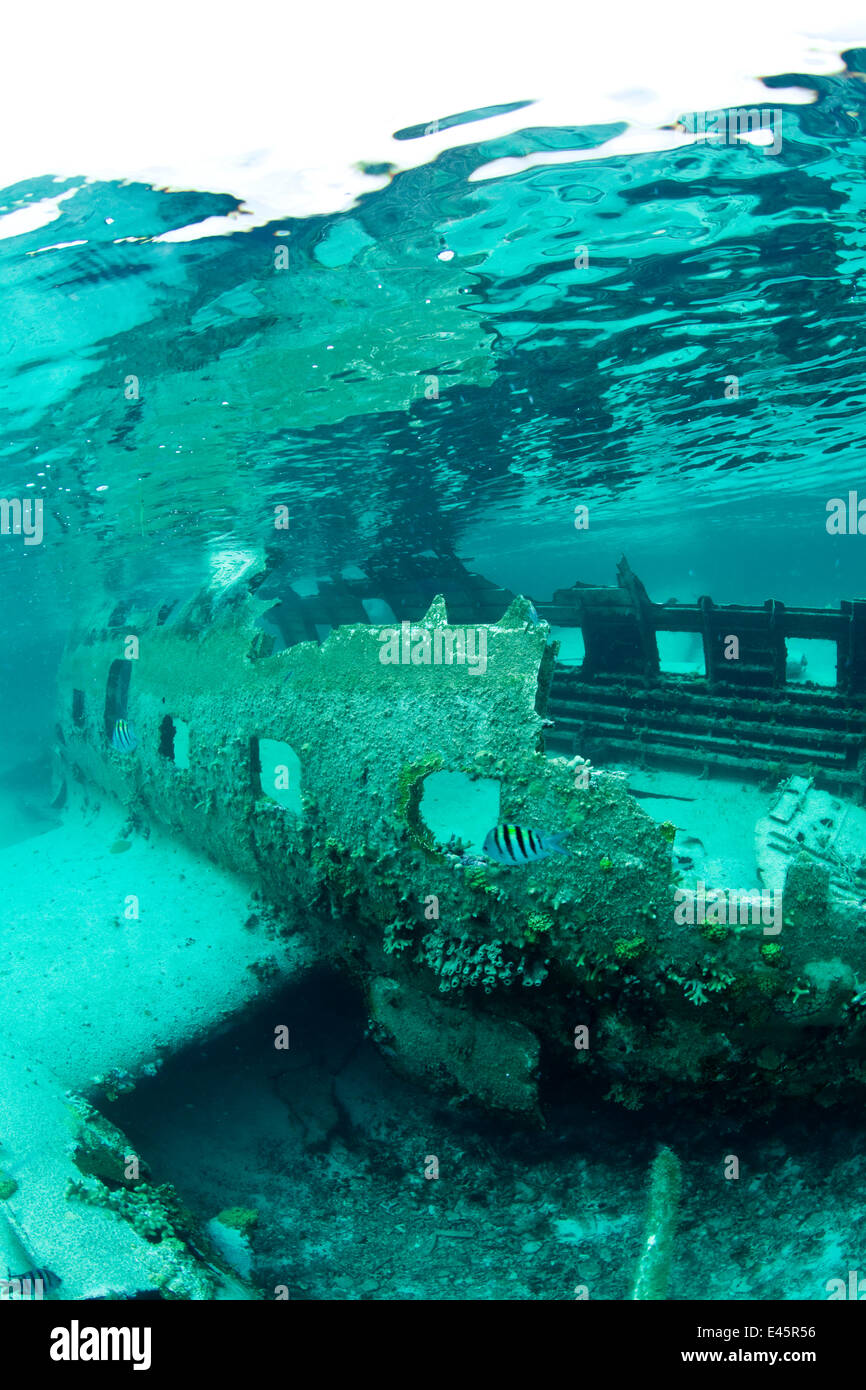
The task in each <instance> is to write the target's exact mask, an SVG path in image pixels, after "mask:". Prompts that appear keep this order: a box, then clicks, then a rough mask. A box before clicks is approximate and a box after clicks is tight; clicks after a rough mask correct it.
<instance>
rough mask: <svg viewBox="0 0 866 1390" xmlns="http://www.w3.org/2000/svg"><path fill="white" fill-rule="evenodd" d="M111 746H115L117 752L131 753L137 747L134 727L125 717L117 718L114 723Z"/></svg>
mask: <svg viewBox="0 0 866 1390" xmlns="http://www.w3.org/2000/svg"><path fill="white" fill-rule="evenodd" d="M111 746H112V748H116V749H117V751H118V753H132V752H134V751H135V749H136V748H137V747H138V739H137V738H136V736H135V729H134V728H133V726H132V725H131V724H129V723H127V721H126V720H125V719H118V720H117V722H116V723H115V725H114V733H113V734H112V735H111Z"/></svg>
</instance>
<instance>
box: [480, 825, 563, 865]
mask: <svg viewBox="0 0 866 1390" xmlns="http://www.w3.org/2000/svg"><path fill="white" fill-rule="evenodd" d="M568 833H569V832H568V831H567V830H562V831H560V832H559V833H558V834H556V835H554V834H551V833H550V832H549V831H547V830H529V829H527V828H526V827H525V826H521V825H497V826H496V827H495V828H494V829H493V830H491V831H490V833H489V834H488V836H487V838H486V839H485V841H484V853H485V854H486V855H487V857H488V859H493V860H494V861H495V862H496V863H497V864H507V865H509V866H514V865H515V864H517V865H523V864H531V863H532V862H533V861H534V860H536V859H549V858H550V856H551V855H552V854H564V855H566V856H567V855H568V850H567V849H564V848H563V845H562V841H563V840H564V839H565V837H566V835H568Z"/></svg>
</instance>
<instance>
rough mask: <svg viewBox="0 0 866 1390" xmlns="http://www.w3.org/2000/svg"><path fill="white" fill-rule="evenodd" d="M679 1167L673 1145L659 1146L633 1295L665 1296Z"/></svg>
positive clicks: (676, 1215) (676, 1216) (677, 1202)
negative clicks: (668, 1147) (664, 1147)
mask: <svg viewBox="0 0 866 1390" xmlns="http://www.w3.org/2000/svg"><path fill="white" fill-rule="evenodd" d="M682 1181H683V1180H682V1169H681V1167H680V1161H679V1159H678V1158H677V1156H676V1154H675V1153H674V1151H673V1149H662V1150H661V1151H660V1152H659V1153H658V1154H657V1155H656V1157H655V1159H654V1160H653V1164H652V1167H651V1169H650V1190H649V1202H648V1205H647V1214H646V1226H645V1229H644V1245H643V1250H642V1252H641V1257H640V1260H639V1261H638V1268H637V1275H636V1277H635V1282H634V1293H633V1294H632V1298H633V1299H664V1298H667V1292H668V1283H669V1281H670V1268H671V1260H672V1258H673V1253H674V1238H675V1236H676V1231H677V1222H678V1220H679V1211H680V1195H681V1192H682Z"/></svg>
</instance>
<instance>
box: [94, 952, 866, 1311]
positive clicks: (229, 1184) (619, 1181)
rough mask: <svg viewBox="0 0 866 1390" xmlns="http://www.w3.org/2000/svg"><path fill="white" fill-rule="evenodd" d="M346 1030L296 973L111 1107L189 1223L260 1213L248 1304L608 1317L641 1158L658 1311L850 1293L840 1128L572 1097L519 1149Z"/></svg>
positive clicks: (850, 1172) (854, 1193) (336, 987)
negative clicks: (671, 1198) (287, 984)
mask: <svg viewBox="0 0 866 1390" xmlns="http://www.w3.org/2000/svg"><path fill="white" fill-rule="evenodd" d="M364 1021H365V1016H364V1010H363V1007H362V1004H361V1001H360V999H358V998H357V996H355V995H354V994H353V993H352V992H351V990H350V989H349V988H348V987H347V986H346V985H345V983H343V982H341V981H339V980H335V979H334V978H333V977H332V976H328V975H325V974H323V973H320V972H316V973H314V974H313V975H311V976H309V977H307V979H306V980H305V981H304V982H302V983H301V984H299V985H298V986H294V987H291V988H289V989H288V990H287V991H286V992H285V994H284V995H283V997H282V998H281V999H280V1000H279V1001H278V1002H276V1003H274V1004H272V1005H270V1006H268V1007H267V1008H266V1009H265V1010H264V1011H263V1012H262V1014H261V1015H260V1017H259V1018H258V1019H252V1020H248V1021H246V1022H245V1023H244V1024H243V1025H241V1026H239V1027H238V1028H237V1029H236V1030H234V1032H233V1033H231V1034H228V1035H226V1036H224V1037H222V1038H221V1039H219V1040H218V1041H217V1042H216V1043H214V1044H213V1045H212V1046H210V1047H208V1048H207V1049H188V1050H187V1051H186V1052H185V1053H184V1054H183V1055H182V1056H181V1057H178V1058H176V1059H174V1060H173V1061H171V1062H169V1063H167V1064H166V1066H165V1068H164V1070H163V1071H162V1073H161V1074H160V1076H159V1077H158V1078H156V1079H154V1080H153V1081H148V1082H145V1083H142V1085H141V1086H139V1088H138V1090H137V1091H136V1092H135V1093H134V1094H133V1095H131V1096H127V1097H123V1098H121V1099H120V1100H119V1101H118V1102H117V1103H116V1104H115V1105H114V1106H112V1107H111V1109H110V1113H111V1116H112V1118H113V1119H115V1121H116V1122H117V1123H119V1124H121V1126H122V1127H123V1128H124V1129H125V1131H126V1132H127V1133H128V1134H129V1136H130V1137H131V1138H132V1139H133V1141H134V1142H135V1143H136V1144H138V1145H139V1146H140V1148H141V1150H142V1152H144V1153H146V1154H147V1156H148V1159H149V1161H150V1163H151V1165H152V1167H153V1169H154V1176H155V1178H156V1180H158V1181H164V1180H170V1181H172V1182H174V1183H176V1184H177V1186H178V1188H179V1189H180V1191H181V1193H182V1195H183V1196H184V1198H185V1199H186V1201H187V1202H188V1203H189V1204H190V1205H191V1207H192V1208H193V1209H194V1210H195V1211H196V1212H197V1213H198V1214H199V1216H200V1217H201V1218H202V1219H203V1220H207V1219H209V1218H211V1217H212V1216H215V1215H216V1214H217V1212H219V1211H220V1209H221V1208H223V1207H226V1206H235V1205H240V1206H244V1207H248V1208H252V1209H255V1210H256V1211H257V1212H258V1213H259V1223H258V1226H257V1228H256V1229H255V1231H254V1233H253V1237H252V1252H253V1274H254V1277H255V1278H256V1279H257V1280H258V1282H259V1283H260V1285H261V1286H262V1288H263V1290H264V1291H265V1294H266V1296H271V1297H274V1296H276V1295H275V1293H274V1290H277V1289H278V1288H280V1287H285V1288H286V1289H287V1290H288V1294H289V1297H290V1298H294V1299H302V1300H303V1299H431V1300H452V1299H473V1300H474V1299H517V1300H547V1299H553V1300H557V1299H573V1298H575V1297H576V1296H577V1292H578V1288H579V1286H585V1288H586V1290H587V1294H588V1296H589V1298H591V1299H627V1298H628V1297H629V1296H630V1291H631V1283H632V1279H633V1276H634V1271H635V1266H636V1262H637V1257H638V1253H639V1251H640V1248H641V1242H642V1235H643V1221H644V1214H645V1205H646V1180H647V1171H648V1167H649V1164H650V1163H651V1161H652V1159H653V1157H654V1155H655V1153H656V1151H657V1149H658V1147H659V1145H661V1144H669V1145H670V1146H671V1147H672V1148H673V1149H674V1150H675V1151H676V1153H677V1154H678V1155H679V1157H680V1159H681V1162H682V1165H683V1206H682V1215H681V1221H680V1229H679V1235H678V1238H677V1246H676V1257H675V1260H674V1265H673V1270H672V1282H671V1288H670V1297H671V1298H674V1299H692V1298H697V1299H710V1300H714V1299H719V1300H725V1299H745V1298H758V1299H793V1298H803V1299H823V1298H826V1297H827V1290H826V1287H825V1286H826V1282H827V1280H829V1279H835V1278H841V1279H843V1280H847V1278H848V1271H849V1270H852V1269H857V1268H860V1269H862V1270H863V1272H864V1273H866V1235H864V1228H863V1223H862V1206H863V1200H864V1196H866V1158H864V1155H863V1152H862V1119H861V1116H860V1115H859V1114H857V1115H852V1114H843V1113H839V1112H832V1113H828V1112H826V1111H818V1110H817V1109H816V1110H815V1111H814V1112H811V1111H810V1110H809V1109H808V1108H805V1109H804V1108H802V1107H800V1109H799V1110H798V1111H795V1110H794V1109H790V1110H786V1111H780V1112H778V1113H777V1114H776V1115H775V1116H774V1117H773V1118H772V1119H768V1120H760V1121H755V1120H754V1119H753V1118H752V1116H751V1114H746V1113H740V1114H733V1115H731V1116H729V1117H728V1118H726V1119H725V1120H724V1121H723V1122H719V1121H717V1120H715V1121H709V1120H704V1119H703V1118H702V1116H701V1115H700V1113H694V1112H691V1113H683V1112H678V1113H671V1112H667V1113H666V1112H664V1111H661V1110H660V1111H641V1112H640V1113H638V1114H636V1115H635V1114H630V1113H627V1112H625V1111H623V1110H621V1109H620V1108H618V1107H616V1106H614V1105H612V1104H609V1103H606V1102H605V1101H603V1100H602V1099H601V1098H600V1097H598V1096H588V1095H575V1096H574V1097H572V1098H567V1097H565V1098H564V1097H562V1096H560V1097H558V1098H556V1099H555V1100H554V1101H553V1102H552V1103H551V1104H550V1105H549V1106H548V1107H547V1111H546V1117H547V1124H546V1128H544V1129H531V1130H527V1129H526V1128H524V1127H523V1126H520V1125H517V1124H512V1123H510V1122H506V1121H499V1122H491V1120H490V1118H489V1117H488V1116H486V1115H483V1114H480V1113H478V1112H476V1111H474V1110H471V1109H469V1110H456V1109H454V1108H453V1107H452V1106H450V1105H449V1104H448V1103H447V1102H446V1101H444V1100H442V1099H440V1098H437V1097H434V1096H430V1095H428V1094H426V1093H424V1092H422V1091H420V1090H418V1089H417V1088H416V1087H413V1086H410V1085H408V1084H407V1083H405V1082H404V1081H402V1080H400V1079H399V1078H398V1077H396V1076H395V1075H394V1074H393V1073H392V1072H391V1070H390V1069H389V1067H388V1064H387V1061H386V1060H385V1059H384V1058H383V1057H381V1056H380V1055H379V1053H378V1052H377V1051H376V1049H375V1048H374V1046H373V1045H372V1043H371V1042H370V1041H368V1040H367V1039H366V1038H365V1036H364V1031H363V1030H364ZM277 1022H285V1023H287V1024H288V1025H289V1026H290V1030H291V1048H290V1051H289V1053H288V1054H286V1055H285V1057H284V1059H283V1060H279V1059H278V1057H277V1056H275V1054H274V1051H273V1046H272V1042H271V1040H272V1038H273V1028H274V1025H275V1023H277ZM732 1154H733V1155H736V1156H737V1157H738V1159H739V1164H740V1176H739V1178H738V1179H737V1180H726V1179H725V1176H724V1173H725V1167H726V1163H727V1161H728V1157H729V1155H732ZM431 1158H436V1159H437V1160H438V1177H426V1176H425V1172H430V1171H431V1164H430V1159H431Z"/></svg>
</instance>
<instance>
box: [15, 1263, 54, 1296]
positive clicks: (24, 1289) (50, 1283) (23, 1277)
mask: <svg viewBox="0 0 866 1390" xmlns="http://www.w3.org/2000/svg"><path fill="white" fill-rule="evenodd" d="M37 1279H41V1280H42V1287H43V1288H44V1289H56V1288H58V1286H59V1285H60V1284H62V1283H63V1280H62V1279H61V1278H60V1275H59V1274H55V1273H54V1270H53V1269H44V1268H41V1269H28V1270H27V1272H26V1273H25V1274H12V1273H11V1271H10V1269H9V1266H8V1265H7V1266H6V1283H7V1284H13V1283H16V1284H18V1286H19V1288H20V1290H21V1293H22V1294H23V1295H24V1297H25V1298H29V1297H30V1295H31V1294H32V1292H33V1289H34V1285H35V1284H36V1281H37ZM27 1280H29V1281H30V1283H29V1287H28V1286H27Z"/></svg>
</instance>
